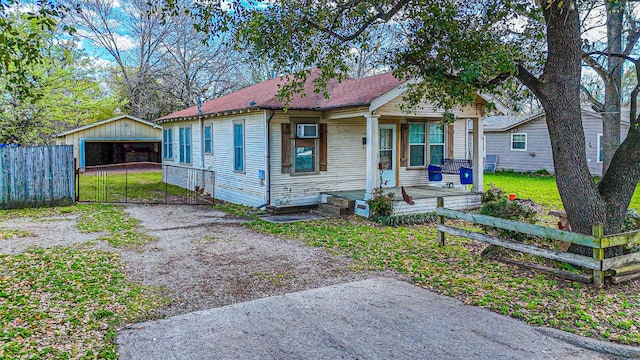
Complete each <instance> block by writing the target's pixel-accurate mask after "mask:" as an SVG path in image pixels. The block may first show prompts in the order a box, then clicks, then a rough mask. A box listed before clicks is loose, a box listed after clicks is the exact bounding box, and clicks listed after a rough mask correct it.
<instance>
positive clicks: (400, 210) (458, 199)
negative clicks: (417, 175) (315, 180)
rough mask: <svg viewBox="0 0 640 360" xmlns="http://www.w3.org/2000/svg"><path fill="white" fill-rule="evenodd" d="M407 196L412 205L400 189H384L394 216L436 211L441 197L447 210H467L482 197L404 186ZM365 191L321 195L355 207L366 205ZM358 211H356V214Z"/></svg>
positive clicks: (458, 192)
mask: <svg viewBox="0 0 640 360" xmlns="http://www.w3.org/2000/svg"><path fill="white" fill-rule="evenodd" d="M404 190H405V192H406V193H407V195H409V196H411V197H412V199H413V201H414V204H413V205H409V204H408V203H407V202H406V201H404V199H403V197H402V190H401V188H400V187H389V188H384V192H385V193H387V194H390V193H393V194H394V201H393V213H394V215H406V214H420V213H427V212H433V211H435V210H436V205H437V198H438V197H443V198H444V204H445V206H446V207H447V208H449V209H468V208H473V207H478V206H480V204H481V199H482V195H481V194H480V193H475V192H469V191H466V190H463V189H455V188H447V187H438V186H429V185H423V186H405V188H404ZM366 195H367V191H366V189H359V190H348V191H330V192H325V193H323V198H324V197H325V196H326V197H327V198H328V197H330V196H331V197H334V198H338V199H344V200H349V201H354V202H355V206H356V207H357V206H358V204H366V203H365V202H364V200H365V199H366ZM357 210H358V209H356V212H357Z"/></svg>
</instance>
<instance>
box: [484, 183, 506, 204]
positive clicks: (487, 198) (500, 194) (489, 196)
mask: <svg viewBox="0 0 640 360" xmlns="http://www.w3.org/2000/svg"><path fill="white" fill-rule="evenodd" d="M489 186H490V187H491V188H490V189H489V190H487V191H485V192H484V194H482V203H483V204H484V203H487V202H491V201H497V200H501V199H505V198H506V196H507V195H506V193H505V192H504V190H502V189H500V188H497V187H496V186H495V185H494V184H489Z"/></svg>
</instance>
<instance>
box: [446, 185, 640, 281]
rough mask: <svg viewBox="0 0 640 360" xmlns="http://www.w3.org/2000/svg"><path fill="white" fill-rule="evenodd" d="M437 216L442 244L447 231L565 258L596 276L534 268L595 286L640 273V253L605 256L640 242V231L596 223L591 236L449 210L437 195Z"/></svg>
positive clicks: (545, 256)
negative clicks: (586, 250) (616, 230)
mask: <svg viewBox="0 0 640 360" xmlns="http://www.w3.org/2000/svg"><path fill="white" fill-rule="evenodd" d="M436 215H438V243H439V245H441V246H443V245H444V244H445V233H447V234H451V235H455V236H461V237H466V238H469V239H473V240H477V241H481V242H485V243H488V244H492V245H497V246H500V247H503V248H507V249H511V250H515V251H520V252H524V253H527V254H531V255H536V256H541V257H544V258H547V259H552V260H559V261H563V262H566V263H568V264H572V265H578V266H582V267H584V268H587V269H590V270H592V272H593V275H592V276H585V275H578V274H574V273H569V272H567V271H564V270H559V269H551V268H545V267H542V266H534V268H537V269H541V270H545V271H549V272H552V273H554V274H557V275H560V276H564V277H568V278H570V279H573V280H579V281H583V282H588V283H593V285H595V286H603V285H604V276H605V273H608V274H610V273H613V274H614V275H620V276H619V277H618V278H617V279H616V278H615V277H614V279H613V280H614V282H619V281H624V280H628V279H631V278H633V276H634V275H629V274H628V273H630V272H631V271H633V270H637V271H638V272H640V265H639V263H640V253H633V254H628V255H624V256H618V257H614V258H608V259H605V258H604V249H605V248H607V247H611V246H619V245H627V244H635V243H639V242H640V231H633V232H628V233H621V234H613V235H603V233H604V227H603V225H602V224H599V223H596V224H594V225H593V229H592V235H584V234H578V233H572V232H568V231H562V230H557V229H553V228H548V227H544V226H539V225H532V224H525V223H520V222H517V221H513V220H507V219H501V218H496V217H492V216H486V215H480V214H471V213H466V212H461V211H456V210H451V209H446V208H444V198H438V207H437V208H436ZM445 218H449V219H458V220H464V221H467V222H470V223H474V224H478V225H485V226H491V227H494V228H498V229H504V230H510V231H515V232H520V233H523V234H528V235H533V236H539V237H543V238H547V239H554V240H560V241H565V242H569V243H572V244H578V245H582V246H586V247H590V248H592V249H593V256H592V257H588V256H582V255H578V254H573V253H568V252H563V251H556V250H552V249H547V248H542V247H539V246H535V245H529V244H523V243H520V242H516V241H511V240H507V239H502V238H499V237H496V236H492V235H487V234H483V233H477V232H472V231H467V230H463V229H458V228H455V227H450V226H447V225H445ZM623 276H624V277H623ZM636 277H638V276H636Z"/></svg>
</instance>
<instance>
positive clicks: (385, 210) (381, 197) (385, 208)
mask: <svg viewBox="0 0 640 360" xmlns="http://www.w3.org/2000/svg"><path fill="white" fill-rule="evenodd" d="M393 198H394V195H393V193H389V194H384V193H383V192H382V190H380V191H377V192H376V193H375V194H374V195H373V197H372V198H371V199H369V200H367V204H368V205H369V210H371V216H372V217H386V216H391V215H392V214H393Z"/></svg>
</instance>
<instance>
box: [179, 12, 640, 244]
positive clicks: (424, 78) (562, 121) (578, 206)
mask: <svg viewBox="0 0 640 360" xmlns="http://www.w3.org/2000/svg"><path fill="white" fill-rule="evenodd" d="M618 2H622V1H615V0H614V1H607V3H618ZM604 4H605V1H604V0H602V1H597V0H592V1H576V0H547V1H537V2H531V1H529V0H510V1H504V0H483V1H472V0H462V1H460V0H456V1H453V0H435V1H429V2H426V1H420V0H356V1H353V0H349V1H343V0H338V1H331V2H324V1H308V0H274V1H270V2H260V1H246V0H237V1H230V2H225V3H224V4H222V3H218V2H194V4H193V6H192V10H191V13H192V15H193V16H194V17H196V18H197V19H199V23H200V25H199V28H200V29H202V30H204V31H208V32H210V33H212V34H214V33H216V32H217V31H218V30H220V29H232V30H233V31H234V32H235V36H236V39H237V40H238V43H239V44H243V45H244V44H247V46H249V47H250V48H251V50H252V51H253V52H254V53H255V54H256V55H257V56H266V57H268V58H269V59H270V61H272V62H273V64H274V65H275V67H276V69H277V70H278V71H279V72H281V73H288V72H289V70H292V69H296V68H297V67H299V66H300V64H302V65H303V67H306V68H309V67H312V66H314V67H318V68H320V69H321V72H322V75H321V76H320V77H319V78H318V79H317V80H316V85H318V87H319V88H320V89H322V88H323V86H324V85H326V83H327V81H328V80H330V79H332V78H338V79H342V78H344V77H345V76H346V74H347V73H348V71H349V68H348V66H347V63H348V62H349V61H350V59H351V58H352V56H353V52H352V49H353V48H354V46H356V45H358V44H364V45H366V44H367V43H368V42H369V39H368V36H370V34H371V33H372V31H373V30H375V29H376V28H377V27H379V26H381V25H382V24H394V26H396V27H397V28H399V29H401V31H400V32H399V35H398V36H400V39H399V41H397V45H396V46H395V47H394V49H393V52H392V54H390V55H389V56H387V57H385V58H384V60H383V64H384V65H385V66H387V67H389V68H390V69H392V71H393V72H394V74H395V75H396V76H397V77H400V78H405V79H415V80H417V81H416V82H415V84H414V85H412V86H411V87H410V88H409V91H408V93H407V95H406V99H407V100H408V101H409V103H416V102H417V101H419V100H420V99H426V100H429V101H431V102H433V103H435V104H436V105H438V106H440V107H441V108H442V109H443V110H447V109H449V108H451V107H453V106H455V105H460V104H466V103H468V102H470V101H471V100H472V99H473V96H474V94H475V93H476V92H479V91H482V92H499V91H501V87H500V85H501V84H504V83H505V82H509V81H519V82H521V83H522V84H524V85H525V86H526V87H527V88H528V90H529V91H530V92H531V93H533V94H534V95H535V96H536V97H537V98H538V100H539V101H540V103H541V105H542V107H543V109H544V110H545V113H546V119H547V127H548V129H549V133H550V137H551V144H552V150H553V158H554V163H555V172H556V176H557V179H558V189H559V192H560V194H561V197H562V200H563V203H564V206H565V209H566V210H567V213H568V215H569V218H570V220H571V223H572V226H573V228H574V230H576V231H579V232H583V233H589V232H590V231H591V226H592V225H593V224H594V223H596V222H601V223H603V224H605V231H606V232H615V231H617V230H618V229H619V228H620V223H621V220H622V217H623V215H624V214H625V212H626V209H627V206H628V204H629V201H630V199H631V196H632V195H633V192H634V189H635V186H636V184H637V183H638V179H639V178H640V132H638V128H637V125H638V119H631V125H632V126H631V129H630V131H629V135H628V136H627V138H626V139H625V141H624V142H622V144H621V145H620V147H619V148H618V149H617V150H616V152H615V154H614V155H613V156H612V159H611V163H610V166H609V168H608V170H607V172H606V173H605V174H604V176H603V177H602V180H601V181H600V182H599V183H597V184H596V183H595V182H594V180H593V178H592V177H591V174H590V172H589V169H588V166H587V159H586V150H585V137H584V130H583V128H582V122H581V111H580V80H581V66H582V57H583V45H584V43H585V41H584V40H585V39H584V38H582V35H583V32H582V30H583V28H584V27H585V25H584V20H585V17H584V15H583V14H584V12H583V10H585V9H587V7H592V8H593V6H594V5H598V6H603V5H604ZM168 5H169V6H171V2H170V1H169V2H168ZM304 77H305V72H297V75H296V77H295V78H294V80H295V81H294V82H293V83H292V84H291V85H290V86H289V87H286V88H284V89H283V94H284V95H286V94H287V93H290V92H291V91H295V90H299V86H298V87H297V86H296V83H299V82H300V81H301V80H302V79H303V78H304Z"/></svg>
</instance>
